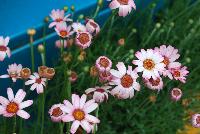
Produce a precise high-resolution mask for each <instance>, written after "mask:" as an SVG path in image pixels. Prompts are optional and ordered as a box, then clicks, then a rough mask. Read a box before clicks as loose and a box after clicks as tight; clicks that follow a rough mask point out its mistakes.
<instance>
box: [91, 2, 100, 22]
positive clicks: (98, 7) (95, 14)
mask: <svg viewBox="0 0 200 134" xmlns="http://www.w3.org/2000/svg"><path fill="white" fill-rule="evenodd" d="M99 10H100V6H99V5H97V8H96V11H95V13H94V16H93V19H95V18H96V17H97V15H98V13H99Z"/></svg>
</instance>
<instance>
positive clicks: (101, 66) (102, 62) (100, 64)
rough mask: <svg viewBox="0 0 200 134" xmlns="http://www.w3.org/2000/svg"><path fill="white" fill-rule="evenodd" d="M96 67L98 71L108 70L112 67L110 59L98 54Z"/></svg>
mask: <svg viewBox="0 0 200 134" xmlns="http://www.w3.org/2000/svg"><path fill="white" fill-rule="evenodd" d="M96 67H97V69H98V70H99V71H100V72H104V71H109V70H110V69H111V67H112V61H111V60H110V59H109V58H108V57H106V56H100V57H99V58H98V59H97V60H96Z"/></svg>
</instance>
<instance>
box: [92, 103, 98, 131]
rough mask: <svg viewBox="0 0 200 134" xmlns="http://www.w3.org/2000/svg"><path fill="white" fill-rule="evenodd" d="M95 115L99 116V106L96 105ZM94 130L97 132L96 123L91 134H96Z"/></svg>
mask: <svg viewBox="0 0 200 134" xmlns="http://www.w3.org/2000/svg"><path fill="white" fill-rule="evenodd" d="M95 116H96V117H97V118H98V116H99V106H98V107H97V109H96V113H95ZM96 132H97V124H95V126H94V132H93V134H96Z"/></svg>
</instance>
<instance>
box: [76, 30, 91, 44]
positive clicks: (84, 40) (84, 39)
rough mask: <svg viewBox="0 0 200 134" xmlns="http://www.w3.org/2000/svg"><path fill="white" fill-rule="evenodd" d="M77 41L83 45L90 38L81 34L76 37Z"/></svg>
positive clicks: (85, 34)
mask: <svg viewBox="0 0 200 134" xmlns="http://www.w3.org/2000/svg"><path fill="white" fill-rule="evenodd" d="M78 40H79V41H80V43H81V44H83V45H84V44H86V43H88V42H89V41H90V37H89V35H88V34H87V33H81V34H80V35H79V37H78Z"/></svg>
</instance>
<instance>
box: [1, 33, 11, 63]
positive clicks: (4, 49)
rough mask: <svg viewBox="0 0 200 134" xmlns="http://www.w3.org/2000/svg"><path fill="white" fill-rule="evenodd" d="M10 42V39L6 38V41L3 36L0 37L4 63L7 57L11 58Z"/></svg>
mask: <svg viewBox="0 0 200 134" xmlns="http://www.w3.org/2000/svg"><path fill="white" fill-rule="evenodd" d="M9 40H10V38H9V37H6V38H5V39H4V38H3V37H2V36H0V61H3V60H4V59H5V57H6V55H7V56H8V57H10V56H11V51H10V48H9V47H8V43H9Z"/></svg>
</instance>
